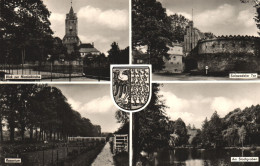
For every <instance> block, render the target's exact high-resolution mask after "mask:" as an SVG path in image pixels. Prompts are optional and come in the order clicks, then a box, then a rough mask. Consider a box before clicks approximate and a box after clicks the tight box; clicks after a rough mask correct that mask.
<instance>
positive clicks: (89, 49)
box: [79, 43, 101, 58]
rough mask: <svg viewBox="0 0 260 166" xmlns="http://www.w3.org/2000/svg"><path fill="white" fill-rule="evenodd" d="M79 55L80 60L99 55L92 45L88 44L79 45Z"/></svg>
mask: <svg viewBox="0 0 260 166" xmlns="http://www.w3.org/2000/svg"><path fill="white" fill-rule="evenodd" d="M79 53H80V56H81V58H84V57H86V56H90V55H93V56H98V55H100V54H101V53H100V51H98V50H97V49H96V48H95V47H94V43H92V44H90V43H83V44H81V45H80V47H79Z"/></svg>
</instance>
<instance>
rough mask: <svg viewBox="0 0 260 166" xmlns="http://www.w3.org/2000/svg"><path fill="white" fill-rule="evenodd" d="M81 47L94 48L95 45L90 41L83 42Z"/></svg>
mask: <svg viewBox="0 0 260 166" xmlns="http://www.w3.org/2000/svg"><path fill="white" fill-rule="evenodd" d="M79 47H80V48H94V46H93V45H92V44H90V43H82V44H81V45H80V46H79Z"/></svg>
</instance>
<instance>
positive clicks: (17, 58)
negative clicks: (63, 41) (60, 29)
mask: <svg viewBox="0 0 260 166" xmlns="http://www.w3.org/2000/svg"><path fill="white" fill-rule="evenodd" d="M50 14H51V13H50V12H49V10H48V9H47V8H46V6H45V5H44V4H43V1H41V0H33V1H32V0H23V1H15V0H2V1H1V19H0V25H1V28H0V46H1V50H3V51H1V54H0V57H1V58H2V59H3V58H5V59H6V60H7V61H12V62H16V63H20V62H21V61H24V60H25V59H26V58H27V60H33V59H35V57H32V56H30V55H31V54H32V53H33V51H35V50H38V51H37V54H36V53H33V54H32V55H34V56H37V60H43V59H45V58H46V57H43V55H44V56H47V54H48V52H49V50H50V49H51V40H52V36H51V35H52V34H53V32H52V30H51V28H50V21H49V17H50ZM31 50H33V51H31ZM26 52H30V53H29V54H26ZM25 54H26V55H27V56H28V57H25ZM21 57H22V58H21Z"/></svg>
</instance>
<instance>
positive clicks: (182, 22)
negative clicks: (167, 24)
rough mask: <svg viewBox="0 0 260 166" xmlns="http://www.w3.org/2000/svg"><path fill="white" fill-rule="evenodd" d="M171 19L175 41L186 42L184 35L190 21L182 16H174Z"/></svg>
mask: <svg viewBox="0 0 260 166" xmlns="http://www.w3.org/2000/svg"><path fill="white" fill-rule="evenodd" d="M169 17H170V20H171V25H172V33H173V39H172V40H173V41H177V42H179V43H181V42H184V35H185V34H186V26H188V24H189V21H190V20H188V19H187V18H185V17H184V16H183V15H181V14H173V15H171V16H169Z"/></svg>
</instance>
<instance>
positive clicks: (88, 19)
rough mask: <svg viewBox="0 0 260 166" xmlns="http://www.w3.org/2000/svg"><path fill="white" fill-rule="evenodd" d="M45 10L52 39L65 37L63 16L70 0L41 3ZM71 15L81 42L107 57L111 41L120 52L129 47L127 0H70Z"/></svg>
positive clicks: (52, 0)
mask: <svg viewBox="0 0 260 166" xmlns="http://www.w3.org/2000/svg"><path fill="white" fill-rule="evenodd" d="M43 2H44V4H45V5H46V6H47V8H48V9H49V11H51V16H50V21H51V28H52V30H53V31H54V36H58V37H60V38H61V39H62V38H63V37H64V35H65V17H66V14H67V13H68V12H69V10H70V7H71V3H70V0H43ZM72 6H73V9H74V12H76V13H77V16H78V35H79V38H80V40H81V42H83V43H92V42H94V46H95V47H96V48H97V49H98V50H99V51H101V52H103V53H105V54H107V51H108V50H109V49H110V48H111V44H112V42H114V41H115V42H117V43H118V44H119V47H120V49H124V48H126V47H127V46H129V23H128V20H129V18H128V17H129V2H128V0H120V1H119V0H73V3H72Z"/></svg>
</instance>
